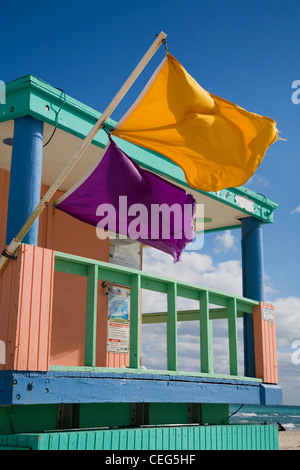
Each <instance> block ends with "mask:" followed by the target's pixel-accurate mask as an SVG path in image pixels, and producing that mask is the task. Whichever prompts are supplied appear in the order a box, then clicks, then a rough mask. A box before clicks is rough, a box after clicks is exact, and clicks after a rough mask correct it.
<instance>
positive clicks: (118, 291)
mask: <svg viewBox="0 0 300 470" xmlns="http://www.w3.org/2000/svg"><path fill="white" fill-rule="evenodd" d="M129 299H130V289H129V288H126V287H118V286H110V290H109V294H108V325H107V351H108V352H111V353H119V354H126V353H128V352H129V308H130V302H129Z"/></svg>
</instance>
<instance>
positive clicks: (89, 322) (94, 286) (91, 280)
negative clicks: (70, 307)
mask: <svg viewBox="0 0 300 470" xmlns="http://www.w3.org/2000/svg"><path fill="white" fill-rule="evenodd" d="M97 299H98V266H97V265H96V264H91V265H90V266H88V269H87V286H86V318H85V350H84V365H85V366H90V367H95V366H96V332H97Z"/></svg>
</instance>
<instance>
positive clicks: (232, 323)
mask: <svg viewBox="0 0 300 470" xmlns="http://www.w3.org/2000/svg"><path fill="white" fill-rule="evenodd" d="M227 302H228V305H227V311H228V340H229V366H230V375H239V363H238V338H237V308H236V298H234V297H233V298H232V299H229V300H228V301H227Z"/></svg>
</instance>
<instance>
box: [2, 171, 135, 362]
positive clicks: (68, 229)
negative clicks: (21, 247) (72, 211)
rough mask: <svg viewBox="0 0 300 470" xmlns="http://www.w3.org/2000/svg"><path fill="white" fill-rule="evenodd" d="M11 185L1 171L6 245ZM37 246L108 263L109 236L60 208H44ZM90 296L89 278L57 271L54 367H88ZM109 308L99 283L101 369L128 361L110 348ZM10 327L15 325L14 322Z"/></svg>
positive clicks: (5, 295) (31, 328) (5, 292)
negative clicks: (86, 346) (86, 342)
mask: <svg viewBox="0 0 300 470" xmlns="http://www.w3.org/2000/svg"><path fill="white" fill-rule="evenodd" d="M8 189H9V173H8V172H7V171H5V170H2V169H0V227H1V231H0V244H1V245H4V244H5V236H6V217H7V205H8ZM47 189H48V188H47V187H46V186H43V187H42V191H41V193H42V195H43V194H44V193H45V192H46V190H47ZM61 194H62V193H61V192H58V193H57V194H56V195H55V197H54V198H53V200H56V199H57V198H58V197H59V196H60V195H61ZM38 244H39V247H42V248H47V249H50V250H55V251H62V252H64V253H70V254H74V255H79V256H83V257H86V258H92V259H97V260H100V261H105V262H109V240H108V239H107V240H99V239H98V238H97V236H96V229H95V228H94V227H92V226H89V225H87V224H84V223H82V222H80V221H78V220H76V219H74V218H72V217H70V216H69V215H67V214H65V213H63V212H61V211H58V210H55V209H54V208H53V207H52V206H50V205H49V206H48V207H46V208H45V210H44V211H43V213H42V214H41V216H40V220H39V243H38ZM1 251H2V250H1ZM9 266H10V268H9V270H10V271H11V270H13V269H15V268H16V266H15V265H14V263H10V264H9ZM37 273H38V271H37ZM37 273H35V272H34V271H33V273H32V279H33V281H32V282H34V284H35V281H34V276H36V275H37ZM6 277H7V276H6ZM3 282H4V283H5V282H9V281H7V279H6V280H5V281H2V283H3ZM33 292H34V298H33V301H37V299H38V298H39V293H38V292H37V291H33ZM9 295H10V289H7V287H5V288H3V289H2V291H1V300H0V305H1V303H2V304H3V305H4V303H7V302H10V299H9ZM85 295H86V279H85V278H82V277H79V276H75V275H69V274H63V273H54V294H53V313H52V326H51V354H50V362H51V365H64V366H83V365H84V337H85ZM107 310H108V299H107V296H106V295H105V294H104V292H103V288H102V281H99V288H98V318H97V352H96V365H97V366H98V367H100V366H103V367H105V366H109V367H121V366H122V365H128V354H126V355H125V354H116V353H107V352H106V339H107ZM0 321H1V320H0ZM1 324H2V323H1ZM15 326H16V325H15ZM11 328H13V327H12V326H11ZM36 328H37V326H36V325H35V324H34V323H31V324H30V325H29V329H28V327H26V328H25V326H24V330H23V327H22V334H25V335H26V337H28V338H29V337H30V335H32V332H33V331H34V330H35V329H36ZM1 329H2V328H1ZM34 337H35V336H34ZM49 337H50V336H49ZM0 340H1V338H0Z"/></svg>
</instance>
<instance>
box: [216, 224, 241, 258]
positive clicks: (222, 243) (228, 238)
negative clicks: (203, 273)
mask: <svg viewBox="0 0 300 470" xmlns="http://www.w3.org/2000/svg"><path fill="white" fill-rule="evenodd" d="M235 241H236V240H235V237H234V236H233V235H232V233H231V231H230V230H226V231H225V232H223V233H222V234H220V235H217V236H216V238H215V243H216V248H214V253H221V252H224V251H228V250H230V249H235V248H236V246H235Z"/></svg>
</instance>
